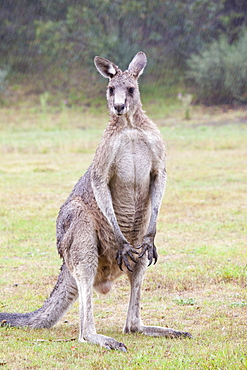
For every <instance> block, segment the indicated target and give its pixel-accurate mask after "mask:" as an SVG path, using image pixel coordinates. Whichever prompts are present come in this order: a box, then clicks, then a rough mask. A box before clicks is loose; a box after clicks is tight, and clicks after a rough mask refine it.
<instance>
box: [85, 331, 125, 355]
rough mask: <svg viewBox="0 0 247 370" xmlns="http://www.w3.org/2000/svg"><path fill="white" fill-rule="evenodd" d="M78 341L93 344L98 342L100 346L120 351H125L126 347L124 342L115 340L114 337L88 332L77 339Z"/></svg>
mask: <svg viewBox="0 0 247 370" xmlns="http://www.w3.org/2000/svg"><path fill="white" fill-rule="evenodd" d="M79 341H80V342H84V341H86V342H89V343H93V344H99V345H100V346H101V347H104V348H106V349H109V350H110V349H115V350H118V351H122V352H127V347H126V346H125V344H123V343H120V342H117V341H116V340H115V339H114V338H111V337H107V336H105V335H101V334H88V335H84V337H83V338H82V339H79Z"/></svg>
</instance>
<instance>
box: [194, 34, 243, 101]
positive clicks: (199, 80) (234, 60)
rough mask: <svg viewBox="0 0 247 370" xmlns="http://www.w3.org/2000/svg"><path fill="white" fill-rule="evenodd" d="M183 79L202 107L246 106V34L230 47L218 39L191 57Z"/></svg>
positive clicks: (224, 40)
mask: <svg viewBox="0 0 247 370" xmlns="http://www.w3.org/2000/svg"><path fill="white" fill-rule="evenodd" d="M187 77H188V78H189V79H190V80H192V81H193V83H194V84H195V86H196V89H197V96H198V98H199V100H200V101H202V102H204V103H207V104H220V103H232V102H233V101H234V100H238V101H241V102H247V30H246V31H245V32H244V33H243V34H242V36H241V37H240V38H239V40H238V41H237V42H236V43H234V44H232V45H229V43H228V42H227V40H226V38H221V39H220V40H218V41H215V42H213V43H212V44H210V45H209V46H208V47H207V48H205V49H204V50H203V51H202V52H201V53H200V54H198V55H192V56H191V58H190V59H189V61H188V71H187Z"/></svg>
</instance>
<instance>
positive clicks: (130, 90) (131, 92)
mask: <svg viewBox="0 0 247 370" xmlns="http://www.w3.org/2000/svg"><path fill="white" fill-rule="evenodd" d="M134 90H135V89H134V87H129V88H128V93H129V94H130V95H133V93H134Z"/></svg>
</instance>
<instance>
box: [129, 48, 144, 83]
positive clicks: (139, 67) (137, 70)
mask: <svg viewBox="0 0 247 370" xmlns="http://www.w3.org/2000/svg"><path fill="white" fill-rule="evenodd" d="M146 64H147V57H146V54H144V53H143V52H142V51H139V53H137V54H136V56H135V57H134V58H133V59H132V61H131V62H130V65H129V68H128V70H129V71H130V72H131V73H132V74H133V76H134V77H135V78H138V77H139V76H140V75H141V74H142V72H143V70H144V68H145V67H146Z"/></svg>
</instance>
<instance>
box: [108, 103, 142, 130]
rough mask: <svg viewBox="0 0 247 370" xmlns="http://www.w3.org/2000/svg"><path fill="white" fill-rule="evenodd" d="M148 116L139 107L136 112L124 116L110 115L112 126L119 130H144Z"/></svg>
mask: <svg viewBox="0 0 247 370" xmlns="http://www.w3.org/2000/svg"><path fill="white" fill-rule="evenodd" d="M146 121H147V116H146V115H145V112H144V111H143V110H142V108H141V107H138V108H137V109H136V110H135V111H134V112H132V113H128V114H125V115H122V116H117V115H115V114H110V123H109V124H110V126H112V127H115V128H117V129H120V130H121V129H124V128H128V127H129V128H143V125H144V122H145V123H146Z"/></svg>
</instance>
